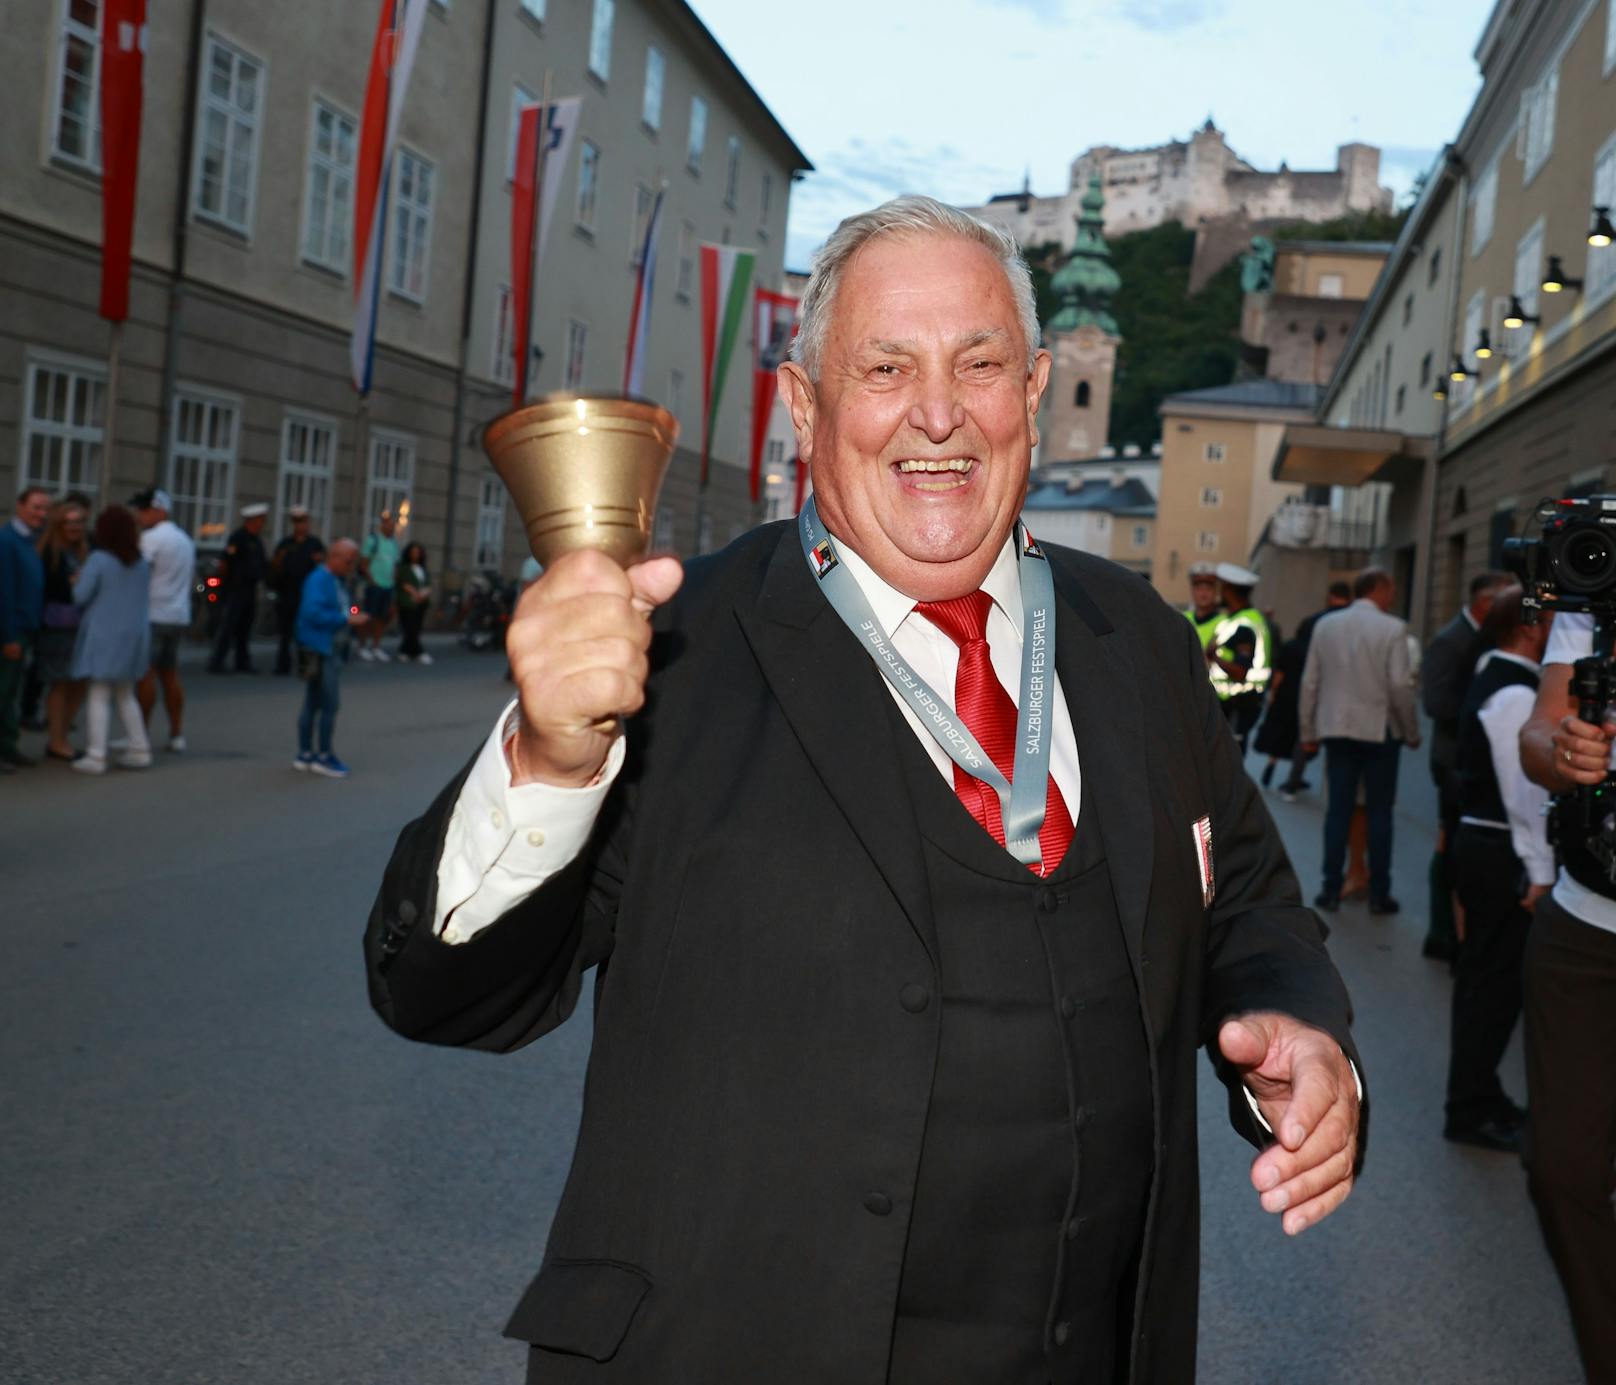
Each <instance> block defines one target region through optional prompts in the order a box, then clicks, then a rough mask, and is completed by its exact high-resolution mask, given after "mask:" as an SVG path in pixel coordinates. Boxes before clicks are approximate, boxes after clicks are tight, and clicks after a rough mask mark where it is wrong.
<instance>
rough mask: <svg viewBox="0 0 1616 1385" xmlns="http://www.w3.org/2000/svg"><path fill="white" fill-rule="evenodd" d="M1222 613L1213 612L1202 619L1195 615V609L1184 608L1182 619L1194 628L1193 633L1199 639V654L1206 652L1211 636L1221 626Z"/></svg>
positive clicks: (1190, 607)
mask: <svg viewBox="0 0 1616 1385" xmlns="http://www.w3.org/2000/svg"><path fill="white" fill-rule="evenodd" d="M1223 615H1224V613H1223V612H1222V611H1213V612H1212V614H1211V615H1209V616H1206V617H1205V618H1202V617H1201V616H1198V615H1196V614H1195V607H1193V606H1186V607H1185V608H1184V618H1185V619H1186V620H1188V621H1189V623H1190V624H1191V625H1193V626H1194V627H1195V633H1196V634H1197V635H1199V636H1200V637H1201V652H1202V653H1203V654H1204V653H1205V652H1206V647H1207V645H1209V644H1211V643H1212V635H1213V633H1214V632H1215V631H1216V630H1217V628H1218V626H1220V625H1222V624H1223Z"/></svg>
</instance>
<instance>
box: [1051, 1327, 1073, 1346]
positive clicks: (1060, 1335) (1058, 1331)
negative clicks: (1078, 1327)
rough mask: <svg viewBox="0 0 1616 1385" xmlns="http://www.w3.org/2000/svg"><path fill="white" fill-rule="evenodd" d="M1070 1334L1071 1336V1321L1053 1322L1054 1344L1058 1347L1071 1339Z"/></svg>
mask: <svg viewBox="0 0 1616 1385" xmlns="http://www.w3.org/2000/svg"><path fill="white" fill-rule="evenodd" d="M1071 1336H1072V1325H1071V1323H1069V1322H1058V1323H1056V1324H1055V1345H1056V1346H1058V1347H1063V1346H1065V1345H1066V1343H1067V1342H1068V1341H1070V1340H1071Z"/></svg>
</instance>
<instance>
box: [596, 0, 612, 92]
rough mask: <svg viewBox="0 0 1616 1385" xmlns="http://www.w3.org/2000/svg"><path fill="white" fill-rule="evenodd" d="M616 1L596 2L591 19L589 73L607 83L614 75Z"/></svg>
mask: <svg viewBox="0 0 1616 1385" xmlns="http://www.w3.org/2000/svg"><path fill="white" fill-rule="evenodd" d="M615 8H616V0H595V5H594V12H593V13H592V14H591V15H590V17H589V71H590V73H591V74H592V75H593V76H596V77H599V78H600V80H601V81H603V82H604V81H606V80H607V79H608V78H609V77H610V76H611V75H612V18H613V11H614V10H615Z"/></svg>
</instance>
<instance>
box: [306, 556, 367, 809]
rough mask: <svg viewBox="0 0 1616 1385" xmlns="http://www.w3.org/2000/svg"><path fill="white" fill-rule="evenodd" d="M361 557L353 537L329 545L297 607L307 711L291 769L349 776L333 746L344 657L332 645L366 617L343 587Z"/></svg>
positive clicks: (308, 581)
mask: <svg viewBox="0 0 1616 1385" xmlns="http://www.w3.org/2000/svg"><path fill="white" fill-rule="evenodd" d="M358 557H359V545H358V544H356V543H355V542H354V541H353V540H352V539H338V540H337V541H336V542H335V543H334V544H332V545H331V547H330V549H329V550H328V551H327V553H326V556H325V562H323V563H322V564H321V565H320V566H319V567H317V568H315V569H314V571H313V572H311V573H309V575H308V577H307V578H306V579H304V582H303V596H302V600H301V601H300V602H299V603H298V608H297V668H298V673H299V674H300V675H301V677H302V679H303V710H302V711H301V712H300V713H299V714H298V718H297V758H296V759H295V760H293V761H292V768H293V769H301V770H312V771H313V772H314V773H315V774H323V775H325V776H326V778H328V779H345V778H347V776H348V766H347V765H345V764H343V763H342V761H341V760H339V759H338V758H337V757H336V755H335V754H334V753H333V752H332V750H331V732H332V731H333V729H334V728H335V727H336V724H337V708H338V706H339V705H340V699H339V694H338V683H337V680H338V678H339V676H340V675H341V673H342V660H341V658H339V657H337V655H336V653H335V651H334V649H333V643H334V641H335V638H336V635H337V632H338V631H339V630H344V629H346V628H347V627H349V626H351V625H363V624H364V623H365V617H364V615H363V614H362V613H361V612H360V611H359V609H358V608H357V607H352V606H349V604H348V594H347V588H346V587H345V586H344V585H343V583H344V582H345V581H346V579H347V577H348V574H349V573H350V572H352V571H353V567H354V562H355V560H356V559H357V558H358ZM316 714H318V716H319V722H320V752H319V754H315V752H314V723H315V717H316Z"/></svg>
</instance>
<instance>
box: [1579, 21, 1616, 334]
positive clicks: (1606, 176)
mask: <svg viewBox="0 0 1616 1385" xmlns="http://www.w3.org/2000/svg"><path fill="white" fill-rule="evenodd" d="M1611 13H1612V14H1616V0H1612V9H1611ZM1612 26H1613V27H1612V28H1611V33H1613V34H1616V21H1612ZM1594 206H1596V207H1604V208H1605V209H1606V214H1607V215H1609V214H1611V213H1616V135H1612V136H1611V137H1610V139H1608V140H1607V141H1605V147H1604V148H1603V149H1601V150H1600V151H1599V153H1598V154H1597V155H1596V156H1595V158H1594ZM1583 278H1584V279H1585V280H1587V283H1586V284H1585V285H1584V286H1583V292H1584V294H1586V295H1587V298H1588V301H1589V302H1590V303H1592V302H1593V301H1594V295H1596V294H1598V295H1601V296H1603V295H1604V293H1605V292H1606V291H1607V290H1609V289H1611V288H1613V287H1616V245H1604V246H1595V245H1590V246H1589V247H1588V263H1587V267H1586V268H1585V269H1584V270H1583Z"/></svg>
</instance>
